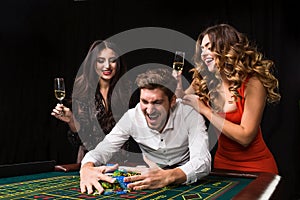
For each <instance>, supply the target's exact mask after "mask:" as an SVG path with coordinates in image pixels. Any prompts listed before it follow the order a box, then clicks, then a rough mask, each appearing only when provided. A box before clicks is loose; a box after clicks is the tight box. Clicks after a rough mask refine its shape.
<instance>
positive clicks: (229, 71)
mask: <svg viewBox="0 0 300 200" xmlns="http://www.w3.org/2000/svg"><path fill="white" fill-rule="evenodd" d="M205 35H208V37H209V40H210V43H211V51H212V53H213V54H214V60H215V63H216V67H217V69H218V71H219V72H220V71H222V72H224V74H225V75H226V78H227V79H228V80H229V82H231V83H233V85H232V86H231V87H229V91H230V92H231V93H232V95H233V97H234V99H235V100H236V101H237V100H238V99H239V98H242V97H241V96H240V95H239V93H238V91H237V90H238V89H239V88H240V87H241V85H242V83H243V81H245V79H246V78H247V77H252V76H255V77H257V78H258V79H259V80H260V81H261V83H262V84H263V86H264V87H265V89H266V93H267V102H269V103H275V102H278V101H279V100H280V98H281V96H280V94H279V92H278V86H279V85H278V84H279V83H278V79H277V78H276V77H275V76H274V75H273V72H274V71H273V70H274V69H275V68H274V62H273V61H272V60H268V59H265V58H264V57H263V54H262V53H261V52H259V51H258V50H257V48H256V46H254V45H251V44H250V42H249V40H248V38H247V36H246V35H244V34H242V33H240V32H238V31H237V30H236V29H235V28H233V27H232V26H230V25H228V24H219V25H215V26H212V27H209V28H207V29H206V30H204V31H203V32H202V33H200V35H199V36H198V39H197V42H196V49H195V54H194V57H193V60H194V62H195V65H196V67H195V68H194V69H192V70H190V71H191V72H193V85H192V86H193V88H194V90H195V92H196V94H197V95H199V96H200V99H201V100H204V101H206V102H209V104H210V105H212V106H213V105H215V104H214V102H215V101H216V99H217V98H218V95H219V93H218V87H219V86H220V83H221V77H220V76H219V75H218V73H212V72H210V71H208V68H207V67H206V65H205V64H204V63H203V61H202V59H201V48H200V46H201V42H202V39H203V38H204V36H205ZM216 109H217V108H216Z"/></svg>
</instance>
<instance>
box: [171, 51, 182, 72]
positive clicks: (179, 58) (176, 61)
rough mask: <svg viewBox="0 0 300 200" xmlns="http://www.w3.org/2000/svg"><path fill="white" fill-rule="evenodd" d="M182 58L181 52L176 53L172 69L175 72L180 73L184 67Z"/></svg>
mask: <svg viewBox="0 0 300 200" xmlns="http://www.w3.org/2000/svg"><path fill="white" fill-rule="evenodd" d="M184 56H185V52H183V51H176V52H175V56H174V61H173V69H175V70H176V71H182V70H183V65H184Z"/></svg>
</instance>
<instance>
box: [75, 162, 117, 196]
mask: <svg viewBox="0 0 300 200" xmlns="http://www.w3.org/2000/svg"><path fill="white" fill-rule="evenodd" d="M118 167H119V166H118V164H115V165H113V166H100V167H95V166H94V164H93V163H86V164H84V165H83V166H82V167H81V169H80V190H81V192H82V193H85V192H87V193H88V194H92V193H93V188H95V189H96V190H98V192H99V193H100V194H101V193H103V192H104V189H103V188H102V186H101V184H100V183H99V180H102V181H106V182H109V183H114V182H115V180H116V179H115V178H112V177H110V176H107V175H105V173H106V172H111V171H115V170H117V169H118Z"/></svg>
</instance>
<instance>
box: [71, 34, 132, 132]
mask: <svg viewBox="0 0 300 200" xmlns="http://www.w3.org/2000/svg"><path fill="white" fill-rule="evenodd" d="M104 49H111V50H113V51H114V52H115V54H116V56H117V61H116V63H117V65H116V74H115V76H113V77H112V79H111V81H110V87H109V91H108V96H107V112H106V114H105V115H104V116H103V113H102V114H101V116H97V118H98V121H99V123H100V126H101V128H102V129H103V131H104V132H105V134H107V133H109V132H110V130H111V129H112V128H113V126H114V125H115V120H114V116H113V114H112V109H111V106H112V105H113V104H120V102H121V103H122V102H123V101H122V96H124V95H128V94H129V92H127V91H126V90H129V89H130V84H129V82H126V84H123V85H122V89H117V90H116V91H114V93H116V94H115V95H114V97H113V98H112V93H113V90H114V89H115V86H116V84H117V82H118V81H119V80H120V78H121V77H122V76H123V75H124V74H125V72H127V67H126V65H125V63H124V62H123V59H122V57H121V56H120V55H121V51H120V50H119V49H118V48H117V46H116V45H115V44H114V43H113V42H110V41H106V40H104V41H103V40H97V41H95V42H94V43H93V44H92V45H91V47H90V49H89V51H88V53H87V56H86V58H85V60H84V61H83V63H82V65H81V67H80V71H79V72H78V74H77V77H76V79H75V82H74V87H73V95H72V99H73V100H75V99H76V100H79V101H81V102H88V103H89V104H90V105H91V106H96V107H97V105H95V101H96V102H100V101H102V99H103V97H102V95H101V94H100V92H99V91H97V90H99V87H100V85H99V84H100V83H99V78H100V77H99V75H98V74H97V72H96V64H97V56H98V55H99V52H101V51H102V50H104ZM127 83H128V85H127ZM95 109H96V108H95ZM115 117H120V116H115Z"/></svg>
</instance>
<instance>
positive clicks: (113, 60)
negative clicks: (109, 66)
mask: <svg viewBox="0 0 300 200" xmlns="http://www.w3.org/2000/svg"><path fill="white" fill-rule="evenodd" d="M105 61H106V59H102V58H98V59H97V62H98V63H101V64H102V63H105ZM108 61H109V63H115V62H117V59H116V58H111V59H109V60H108Z"/></svg>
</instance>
